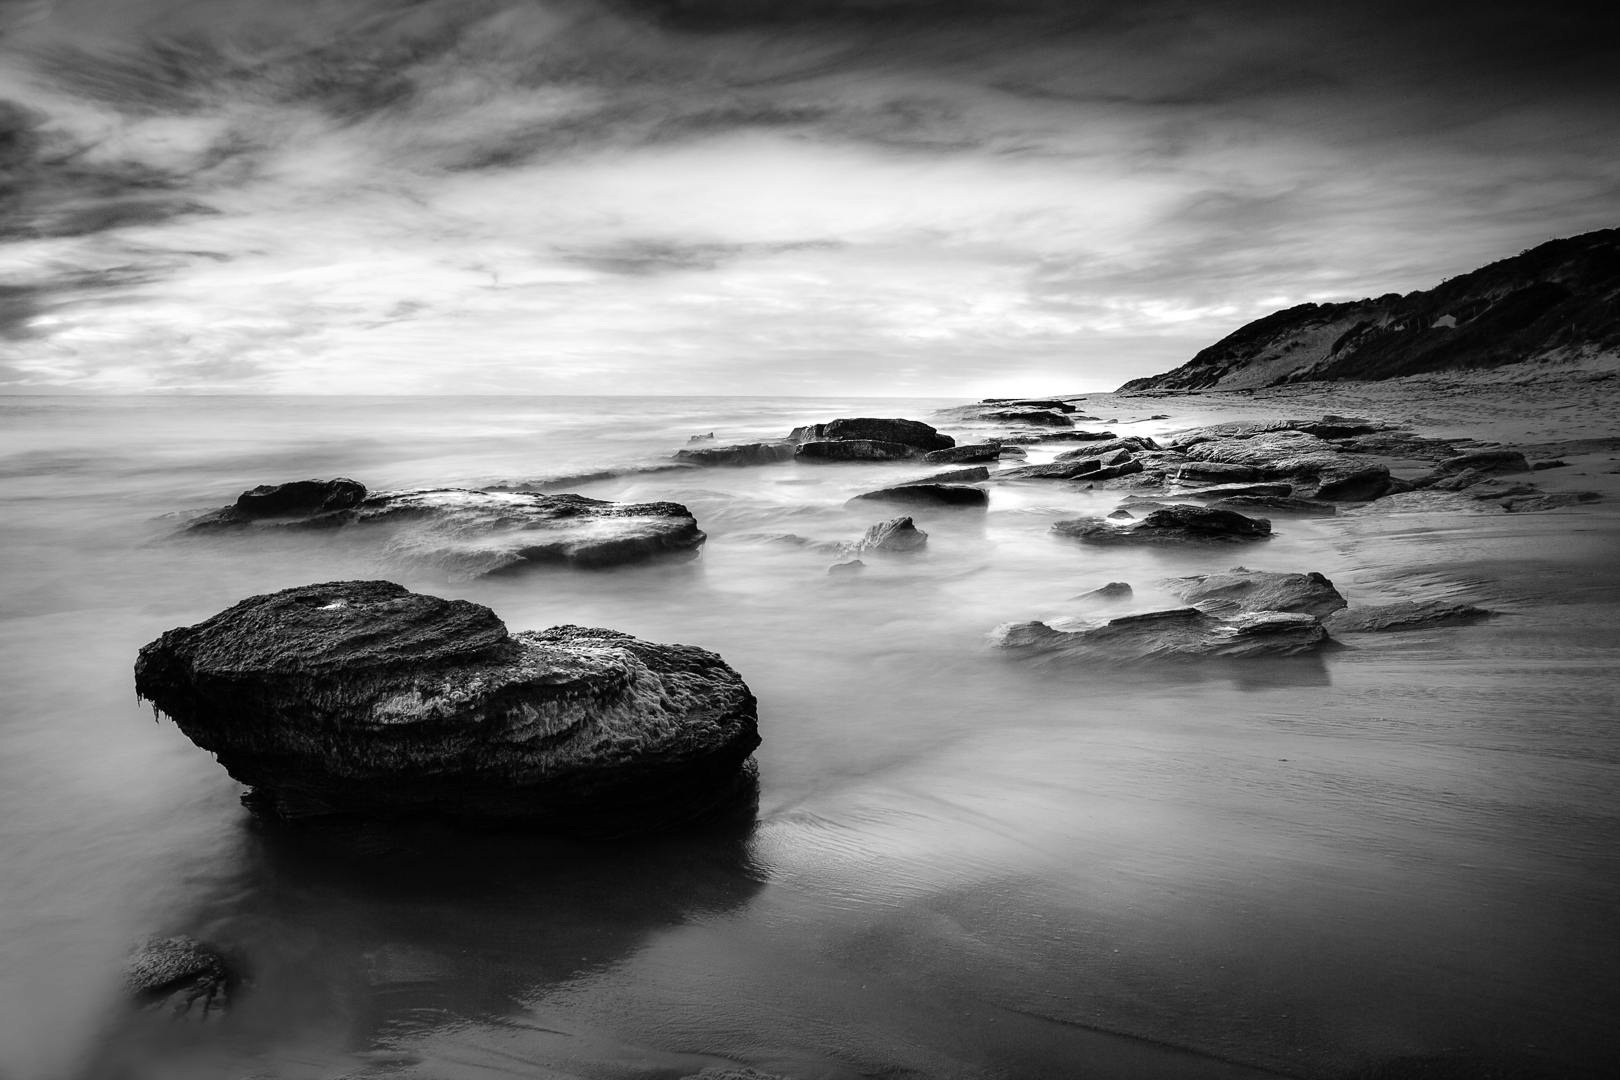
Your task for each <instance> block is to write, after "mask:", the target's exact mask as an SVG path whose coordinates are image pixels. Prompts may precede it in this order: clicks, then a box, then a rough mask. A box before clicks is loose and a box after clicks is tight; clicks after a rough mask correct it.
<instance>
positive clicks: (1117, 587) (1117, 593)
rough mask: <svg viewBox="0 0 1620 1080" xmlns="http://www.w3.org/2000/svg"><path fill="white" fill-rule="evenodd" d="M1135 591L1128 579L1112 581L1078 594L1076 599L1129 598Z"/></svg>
mask: <svg viewBox="0 0 1620 1080" xmlns="http://www.w3.org/2000/svg"><path fill="white" fill-rule="evenodd" d="M1134 595H1135V593H1134V592H1133V591H1132V590H1131V585H1130V582H1128V581H1110V582H1109V583H1108V584H1106V585H1104V586H1102V587H1101V588H1097V589H1092V590H1091V591H1090V592H1083V593H1081V594H1080V595H1079V596H1076V597H1075V599H1076V600H1128V599H1130V598H1131V597H1132V596H1134Z"/></svg>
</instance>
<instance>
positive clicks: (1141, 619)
mask: <svg viewBox="0 0 1620 1080" xmlns="http://www.w3.org/2000/svg"><path fill="white" fill-rule="evenodd" d="M1159 585H1160V587H1161V588H1163V589H1164V590H1165V591H1167V592H1169V593H1170V594H1171V595H1173V596H1175V597H1177V598H1178V599H1180V600H1181V601H1183V602H1184V603H1185V604H1187V605H1188V606H1186V607H1180V608H1170V609H1168V610H1163V611H1150V612H1143V613H1140V614H1132V615H1125V616H1122V617H1120V618H1116V619H1110V620H1108V621H1106V622H1103V623H1101V624H1098V625H1082V626H1079V627H1069V626H1058V625H1051V624H1048V623H1044V622H1019V623H1005V624H1003V625H1001V626H998V627H996V628H995V629H994V630H992V631H991V633H990V641H991V644H992V645H994V646H996V647H998V648H1002V649H1008V650H1012V651H1014V652H1018V653H1022V654H1026V655H1030V656H1036V657H1041V658H1046V659H1053V658H1075V659H1086V660H1103V661H1113V662H1137V661H1148V660H1190V659H1211V658H1213V659H1221V658H1224V659H1233V658H1251V657H1260V656H1291V655H1297V654H1300V653H1308V652H1313V651H1316V650H1318V649H1320V648H1322V647H1323V646H1325V645H1327V644H1328V643H1329V642H1330V641H1331V640H1332V637H1331V635H1334V634H1358V633H1372V632H1379V631H1391V630H1412V629H1418V628H1421V627H1428V626H1438V625H1446V624H1452V623H1461V622H1472V621H1475V620H1478V619H1483V618H1488V617H1489V616H1490V615H1491V614H1492V613H1491V612H1489V611H1487V610H1485V609H1483V608H1478V607H1473V606H1471V605H1468V604H1457V603H1451V602H1448V601H1442V600H1423V601H1410V600H1409V601H1400V602H1397V603H1393V604H1382V605H1374V606H1368V607H1355V608H1352V607H1349V605H1348V603H1347V601H1346V600H1345V598H1344V595H1343V594H1342V593H1340V592H1339V591H1338V589H1336V588H1334V586H1333V582H1331V581H1329V580H1328V579H1327V578H1326V577H1324V576H1323V575H1321V574H1319V573H1315V572H1312V573H1305V574H1296V573H1273V572H1269V571H1263V570H1250V569H1248V568H1246V567H1242V566H1237V567H1233V568H1232V569H1231V570H1228V571H1225V572H1223V573H1218V574H1199V575H1195V576H1192V577H1184V578H1172V579H1169V580H1167V581H1162V582H1160V583H1159ZM1131 595H1132V590H1131V587H1130V586H1129V585H1128V584H1126V583H1125V582H1111V583H1110V584H1108V585H1106V586H1103V587H1102V588H1101V589H1097V590H1094V591H1092V592H1090V593H1085V594H1082V595H1081V596H1080V597H1076V599H1081V600H1094V601H1096V600H1119V599H1124V598H1128V597H1130V596H1131Z"/></svg>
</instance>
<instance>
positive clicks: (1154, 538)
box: [1052, 504, 1271, 544]
mask: <svg viewBox="0 0 1620 1080" xmlns="http://www.w3.org/2000/svg"><path fill="white" fill-rule="evenodd" d="M1052 531H1053V532H1056V533H1061V534H1062V535H1064V536H1072V537H1074V538H1075V539H1076V540H1084V541H1086V542H1087V543H1094V544H1112V543H1136V544H1140V543H1150V544H1151V543H1183V542H1187V541H1220V542H1232V541H1248V540H1264V539H1266V538H1267V537H1269V536H1270V535H1271V522H1269V521H1267V520H1266V519H1265V518H1251V517H1245V516H1244V515H1242V514H1239V513H1236V512H1235V511H1231V510H1216V509H1213V508H1210V507H1206V506H1187V505H1181V504H1176V505H1173V506H1166V507H1163V508H1162V509H1159V510H1155V511H1153V512H1152V513H1151V514H1149V515H1148V516H1147V517H1145V518H1143V519H1142V520H1141V521H1138V522H1136V523H1134V524H1126V525H1113V524H1110V523H1109V522H1107V521H1105V520H1103V519H1101V518H1075V519H1072V520H1069V521H1058V522H1054V523H1053V525H1052Z"/></svg>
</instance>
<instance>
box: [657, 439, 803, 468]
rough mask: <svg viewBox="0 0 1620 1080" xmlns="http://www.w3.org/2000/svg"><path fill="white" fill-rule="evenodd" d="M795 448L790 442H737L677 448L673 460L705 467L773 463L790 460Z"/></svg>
mask: <svg viewBox="0 0 1620 1080" xmlns="http://www.w3.org/2000/svg"><path fill="white" fill-rule="evenodd" d="M710 437H711V438H712V437H713V436H710ZM795 449H796V447H795V446H794V444H793V443H790V442H764V443H739V444H737V445H736V446H709V447H704V448H702V449H700V450H677V451H675V460H676V461H680V462H684V463H686V464H691V465H703V466H707V467H714V466H743V465H774V464H776V463H777V462H779V461H792V460H793V454H794V450H795Z"/></svg>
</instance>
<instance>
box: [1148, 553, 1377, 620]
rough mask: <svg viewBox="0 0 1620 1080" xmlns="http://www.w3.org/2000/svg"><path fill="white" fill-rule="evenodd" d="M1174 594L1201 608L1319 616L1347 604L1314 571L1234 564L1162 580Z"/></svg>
mask: <svg viewBox="0 0 1620 1080" xmlns="http://www.w3.org/2000/svg"><path fill="white" fill-rule="evenodd" d="M1161 584H1162V585H1163V587H1164V588H1165V589H1166V590H1168V591H1169V592H1170V593H1171V594H1172V595H1174V596H1176V597H1177V598H1179V599H1181V600H1184V601H1186V602H1187V603H1189V604H1195V605H1197V606H1198V608H1199V609H1200V610H1202V611H1206V612H1210V613H1212V614H1226V613H1227V612H1230V611H1296V612H1304V613H1305V614H1307V615H1314V616H1316V617H1317V618H1318V619H1320V618H1322V617H1323V616H1325V615H1329V614H1331V613H1332V612H1335V611H1338V610H1339V609H1340V608H1342V607H1344V606H1345V599H1344V597H1343V596H1342V595H1341V594H1340V593H1339V590H1338V589H1335V588H1334V587H1333V582H1331V581H1329V580H1328V579H1327V578H1325V577H1323V576H1322V575H1321V574H1318V573H1316V572H1314V571H1312V572H1311V573H1308V574H1278V573H1272V572H1270V571H1267V570H1250V569H1248V568H1247V567H1243V566H1234V567H1233V568H1232V569H1230V570H1227V571H1225V572H1224V573H1220V574H1199V575H1197V576H1195V577H1184V578H1171V579H1169V580H1168V581H1164V582H1162V583H1161Z"/></svg>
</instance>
